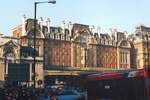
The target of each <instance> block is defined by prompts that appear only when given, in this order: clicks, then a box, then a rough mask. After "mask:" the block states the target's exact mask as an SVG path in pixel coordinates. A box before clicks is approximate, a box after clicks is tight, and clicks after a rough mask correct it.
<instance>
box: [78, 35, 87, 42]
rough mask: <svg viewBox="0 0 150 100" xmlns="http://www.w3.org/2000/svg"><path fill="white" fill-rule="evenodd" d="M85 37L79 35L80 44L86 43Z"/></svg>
mask: <svg viewBox="0 0 150 100" xmlns="http://www.w3.org/2000/svg"><path fill="white" fill-rule="evenodd" d="M86 40H87V39H86V36H85V35H80V42H81V43H86Z"/></svg>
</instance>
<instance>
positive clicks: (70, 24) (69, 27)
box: [68, 22, 73, 36]
mask: <svg viewBox="0 0 150 100" xmlns="http://www.w3.org/2000/svg"><path fill="white" fill-rule="evenodd" d="M72 27H73V26H72V23H71V22H69V23H68V29H69V34H70V36H71V30H72Z"/></svg>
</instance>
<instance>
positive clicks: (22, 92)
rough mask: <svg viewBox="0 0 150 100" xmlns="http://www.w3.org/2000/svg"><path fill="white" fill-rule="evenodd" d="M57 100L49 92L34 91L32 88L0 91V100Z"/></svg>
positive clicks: (8, 88)
mask: <svg viewBox="0 0 150 100" xmlns="http://www.w3.org/2000/svg"><path fill="white" fill-rule="evenodd" d="M40 97H44V98H45V99H44V100H49V98H50V100H57V98H56V96H55V94H54V93H52V91H51V90H46V91H45V90H44V89H41V88H40V89H35V88H33V87H22V86H18V87H7V88H4V89H0V100H41V99H40Z"/></svg>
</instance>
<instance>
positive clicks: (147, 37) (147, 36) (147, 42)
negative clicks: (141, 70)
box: [146, 34, 150, 69]
mask: <svg viewBox="0 0 150 100" xmlns="http://www.w3.org/2000/svg"><path fill="white" fill-rule="evenodd" d="M146 46H147V60H148V62H147V68H148V69H149V64H150V62H149V60H150V59H149V35H148V34H146Z"/></svg>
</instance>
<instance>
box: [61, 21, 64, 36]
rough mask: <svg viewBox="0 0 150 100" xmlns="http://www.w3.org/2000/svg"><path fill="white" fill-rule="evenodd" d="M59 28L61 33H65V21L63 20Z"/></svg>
mask: <svg viewBox="0 0 150 100" xmlns="http://www.w3.org/2000/svg"><path fill="white" fill-rule="evenodd" d="M61 28H62V33H65V21H64V20H63V21H62V25H61Z"/></svg>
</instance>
